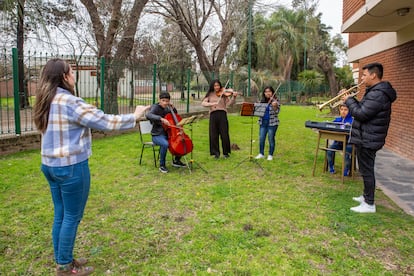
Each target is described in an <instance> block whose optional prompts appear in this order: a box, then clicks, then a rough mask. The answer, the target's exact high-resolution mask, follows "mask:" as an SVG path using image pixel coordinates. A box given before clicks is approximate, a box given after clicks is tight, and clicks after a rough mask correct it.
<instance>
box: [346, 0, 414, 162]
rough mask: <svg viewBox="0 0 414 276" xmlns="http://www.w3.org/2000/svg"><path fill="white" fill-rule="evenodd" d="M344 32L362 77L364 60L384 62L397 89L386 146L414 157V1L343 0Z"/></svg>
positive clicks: (386, 77) (386, 75) (387, 75)
mask: <svg viewBox="0 0 414 276" xmlns="http://www.w3.org/2000/svg"><path fill="white" fill-rule="evenodd" d="M342 32H343V33H348V34H349V50H348V62H350V63H352V64H353V69H354V73H355V76H356V78H358V80H359V81H360V77H361V72H362V67H363V66H364V65H365V64H367V63H371V62H380V63H382V64H383V65H384V77H383V80H388V81H390V82H391V84H392V86H393V87H394V88H395V90H396V91H397V100H396V101H395V102H394V104H393V106H392V108H393V109H392V117H391V125H390V129H389V132H388V136H387V139H386V144H385V148H387V149H389V150H391V151H393V152H395V153H397V154H399V155H401V156H404V157H407V158H409V159H412V160H414V1H413V0H398V1H395V0H343V16H342ZM362 89H364V87H362ZM361 94H362V93H360V94H359V97H362V95H361Z"/></svg>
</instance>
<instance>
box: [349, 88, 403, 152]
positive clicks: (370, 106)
mask: <svg viewBox="0 0 414 276" xmlns="http://www.w3.org/2000/svg"><path fill="white" fill-rule="evenodd" d="M396 99H397V93H396V92H395V90H394V88H392V86H391V84H390V83H389V82H387V81H382V82H379V83H377V84H376V85H373V86H371V87H369V88H368V89H367V90H366V92H365V95H364V97H363V98H362V99H361V101H358V100H356V99H355V98H348V99H347V100H346V102H345V103H346V105H347V106H348V108H349V112H350V113H351V115H352V117H354V122H353V123H352V130H351V139H350V143H352V144H356V145H361V146H362V147H364V148H369V149H374V150H378V149H380V148H382V147H383V146H384V144H385V137H387V132H388V128H389V125H390V121H391V104H392V102H394V101H395V100H396Z"/></svg>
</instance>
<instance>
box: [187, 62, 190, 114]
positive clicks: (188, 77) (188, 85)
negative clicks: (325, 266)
mask: <svg viewBox="0 0 414 276" xmlns="http://www.w3.org/2000/svg"><path fill="white" fill-rule="evenodd" d="M190 81H191V71H190V69H187V113H189V112H190Z"/></svg>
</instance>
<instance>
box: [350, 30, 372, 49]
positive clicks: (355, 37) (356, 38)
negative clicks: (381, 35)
mask: <svg viewBox="0 0 414 276" xmlns="http://www.w3.org/2000/svg"><path fill="white" fill-rule="evenodd" d="M376 34H378V33H377V32H369V33H368V32H367V33H350V34H349V35H348V46H349V48H352V47H354V46H356V45H358V44H359V43H361V42H364V41H365V40H367V39H368V38H370V37H373V36H374V35H376Z"/></svg>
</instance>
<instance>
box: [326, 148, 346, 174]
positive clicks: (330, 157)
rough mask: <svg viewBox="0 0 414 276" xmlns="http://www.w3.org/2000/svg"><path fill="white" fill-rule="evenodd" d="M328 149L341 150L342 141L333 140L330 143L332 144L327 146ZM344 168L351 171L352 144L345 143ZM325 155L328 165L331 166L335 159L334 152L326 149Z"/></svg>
mask: <svg viewBox="0 0 414 276" xmlns="http://www.w3.org/2000/svg"><path fill="white" fill-rule="evenodd" d="M329 148H330V149H336V150H341V149H342V148H343V143H342V142H338V141H334V142H333V143H332V145H330V146H329ZM345 152H346V154H345V169H348V170H349V171H351V165H352V145H350V144H348V145H346V149H345ZM326 157H327V159H328V165H329V166H333V165H334V160H335V152H334V151H330V150H327V151H326Z"/></svg>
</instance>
